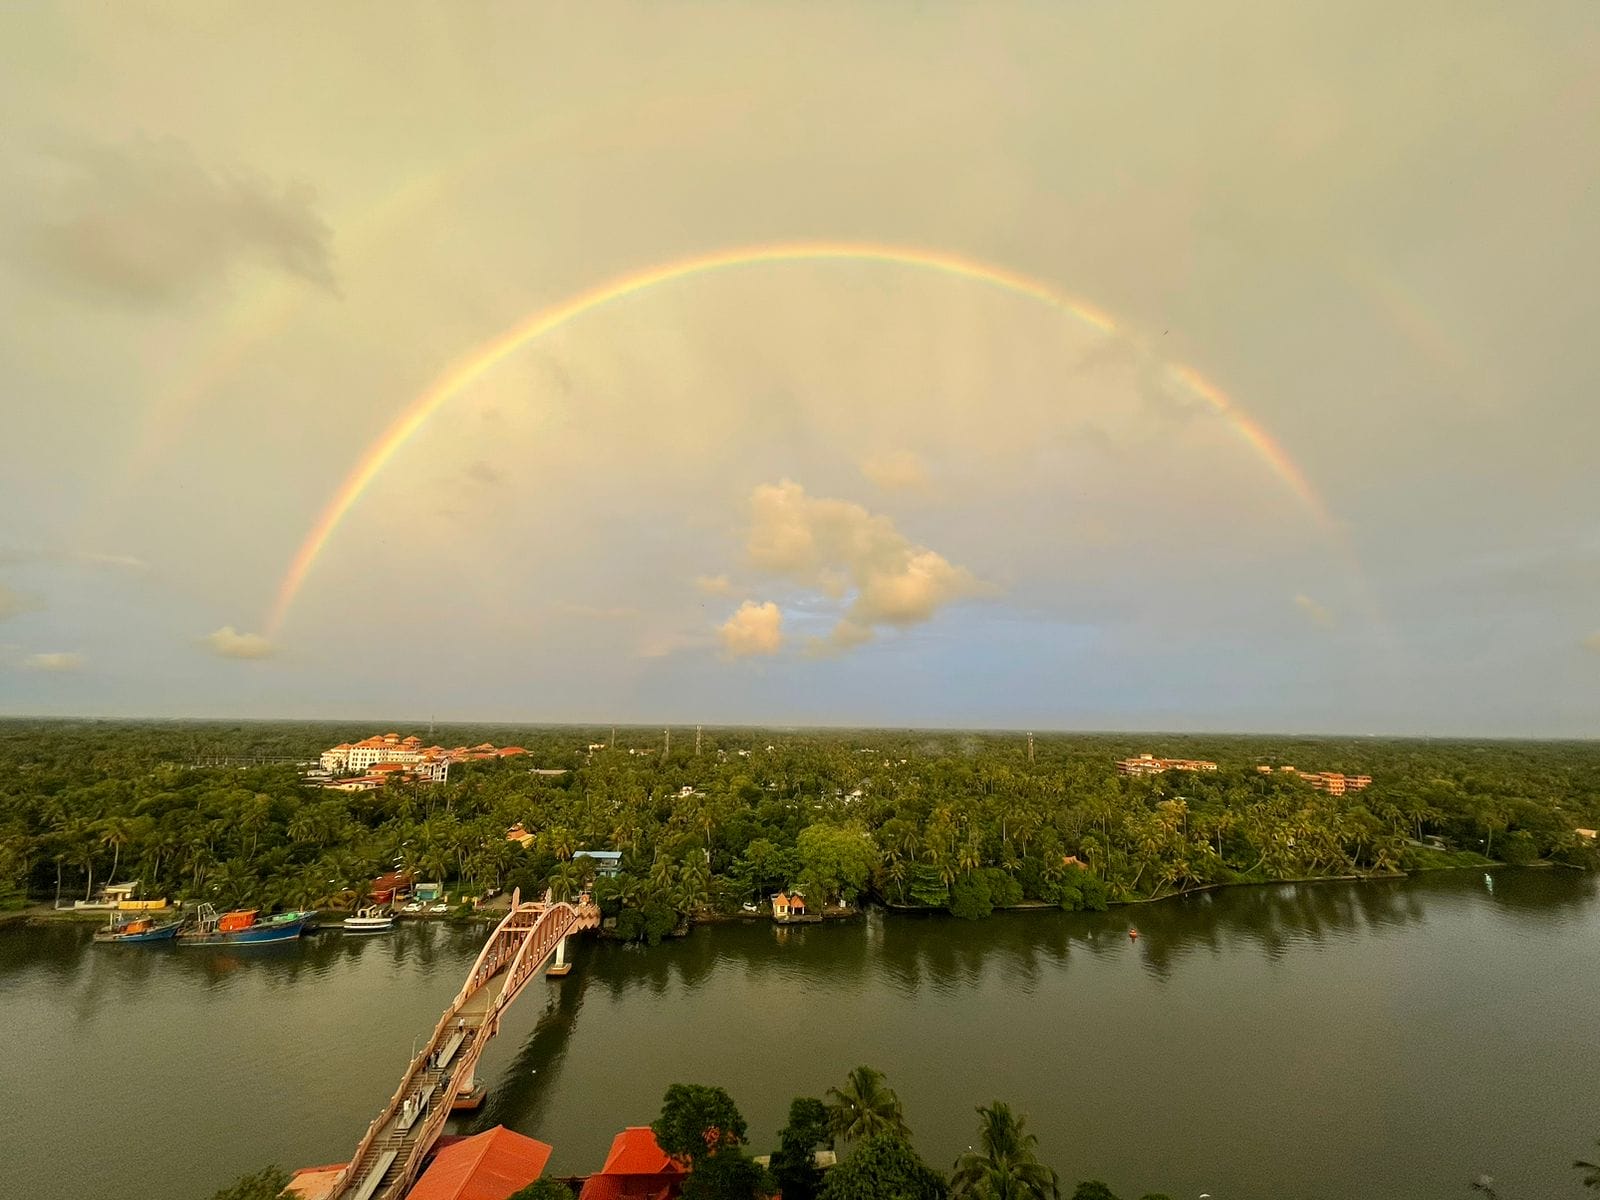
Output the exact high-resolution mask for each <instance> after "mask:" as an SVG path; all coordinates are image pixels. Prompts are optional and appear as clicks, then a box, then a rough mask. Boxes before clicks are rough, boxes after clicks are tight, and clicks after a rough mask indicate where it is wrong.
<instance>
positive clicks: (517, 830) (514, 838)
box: [506, 821, 534, 850]
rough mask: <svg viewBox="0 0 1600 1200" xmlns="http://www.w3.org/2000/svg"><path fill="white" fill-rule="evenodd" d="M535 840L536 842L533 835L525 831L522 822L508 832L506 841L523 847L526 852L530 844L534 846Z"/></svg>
mask: <svg viewBox="0 0 1600 1200" xmlns="http://www.w3.org/2000/svg"><path fill="white" fill-rule="evenodd" d="M533 840H534V837H533V834H531V833H529V832H528V831H527V830H526V829H524V828H523V827H522V822H521V821H518V822H517V823H516V824H515V825H513V826H512V827H511V828H510V829H508V830H506V841H508V842H515V843H516V844H517V845H519V846H521V847H522V848H523V849H524V850H526V849H527V848H528V846H529V845H530V844H532V842H533Z"/></svg>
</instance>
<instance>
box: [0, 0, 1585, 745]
mask: <svg viewBox="0 0 1600 1200" xmlns="http://www.w3.org/2000/svg"><path fill="white" fill-rule="evenodd" d="M1597 58H1600V20H1596V16H1595V10H1594V6H1593V4H1592V3H1591V2H1590V0H1571V2H1567V0H1546V2H1544V3H1541V4H1537V5H1504V4H1491V3H1480V2H1473V0H1467V2H1461V0H1444V2H1434V0H1418V2H1416V3H1411V4H1405V5H1400V6H1395V5H1393V4H1389V3H1365V2H1360V0H1355V2H1351V3H1345V4H1339V5H1261V4H1257V3H1244V2H1238V3H1236V2H1233V0H1215V2H1213V3H1208V4H1204V5H1196V4H1192V3H1182V2H1180V3H1162V2H1159V0H1149V2H1146V3H1141V4H1135V5H1102V4H1088V3H1081V4H1079V3H1064V2H1061V0H1050V2H1048V3H1043V2H1041V3H1034V4H1021V3H995V4H987V5H982V6H974V5H958V4H942V3H915V4H911V3H892V2H887V0H886V2H884V3H875V4H827V3H822V4H799V3H754V2H751V3H742V4H740V3H723V4H706V3H700V4H695V3H679V4H670V5H663V4H651V5H646V4H638V5H619V4H611V3H582V4H576V3H575V4H558V3H557V4H538V5H517V4H490V3H472V4H454V5H436V4H405V3H394V2H392V0H383V2H372V3H363V2H359V0H348V2H346V3H341V4H338V5H332V6H329V5H322V4H311V3H297V2H293V0H291V2H287V3H280V4H274V5H250V4H232V3H228V4H196V3H186V4H157V3H140V2H136V0H130V2H128V3H122V4H118V5H114V6H108V5H98V4H90V3H72V4H65V5H52V4H47V3H40V4H31V5H11V6H7V7H5V8H4V9H3V10H0V112H3V113H5V114H6V115H5V118H4V128H5V136H4V137H3V138H0V415H3V418H4V421H3V431H4V435H3V436H0V714H15V715H24V714H26V715H94V716H107V717H111V716H239V717H274V716H284V717H329V718H356V717H372V718H373V719H380V718H382V719H387V720H410V721H413V722H416V721H426V720H427V719H428V718H430V717H436V718H437V719H439V720H441V721H446V720H497V721H522V720H526V721H539V722H624V723H633V722H643V723H651V722H653V723H664V722H676V723H700V722H704V723H706V724H715V723H735V722H737V723H762V724H797V725H798V724H807V725H809V724H852V725H853V724H876V725H889V726H941V727H974V728H976V727H993V728H1018V729H1021V728H1034V729H1040V730H1047V729H1133V730H1219V731H1220V730H1241V731H1248V730H1261V731H1286V732H1315V731H1325V732H1347V733H1373V734H1384V733H1430V734H1447V733H1456V734H1474V735H1485V736H1487V735H1503V736H1593V735H1594V734H1595V733H1596V730H1597V727H1600V481H1597V476H1596V472H1595V455H1596V447H1597V445H1600V403H1597V399H1600V395H1597V392H1600V388H1597V385H1600V338H1597V337H1596V332H1595V331H1596V328H1597V325H1600V321H1597V318H1600V288H1597V287H1596V286H1595V280H1596V279H1597V278H1600V221H1596V220H1595V218H1594V213H1595V212H1596V211H1597V210H1600V188H1597V184H1600V82H1597V80H1600V76H1596V74H1595V72H1594V70H1593V63H1594V62H1595V61H1596V60H1597Z"/></svg>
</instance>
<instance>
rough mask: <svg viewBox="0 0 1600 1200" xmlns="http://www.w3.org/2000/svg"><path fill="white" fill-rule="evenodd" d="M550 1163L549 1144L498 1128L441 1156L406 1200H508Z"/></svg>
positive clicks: (477, 1135) (474, 1137) (445, 1150)
mask: <svg viewBox="0 0 1600 1200" xmlns="http://www.w3.org/2000/svg"><path fill="white" fill-rule="evenodd" d="M549 1161H550V1147H549V1146H547V1145H545V1144H544V1143H543V1142H540V1141H536V1140H535V1139H533V1138H531V1137H524V1136H523V1135H522V1134H520V1133H517V1132H515V1131H514V1130H510V1129H507V1128H506V1127H505V1126H503V1125H496V1126H495V1127H494V1128H493V1129H489V1130H485V1131H484V1132H483V1133H480V1134H476V1135H474V1136H473V1137H469V1138H462V1139H461V1140H460V1141H459V1142H456V1143H455V1144H453V1145H451V1146H447V1147H446V1148H445V1149H443V1150H441V1151H439V1153H437V1154H435V1155H434V1156H433V1164H432V1165H431V1166H430V1167H429V1168H428V1169H427V1170H426V1171H425V1172H423V1175H422V1178H421V1179H419V1180H417V1182H416V1184H415V1185H414V1186H413V1187H412V1189H411V1191H410V1192H408V1193H407V1198H406V1200H506V1197H508V1196H510V1195H511V1194H512V1193H513V1192H518V1191H521V1190H522V1189H523V1188H525V1187H527V1186H528V1185H529V1184H530V1183H532V1182H533V1181H534V1180H535V1179H537V1178H539V1175H540V1173H541V1172H542V1171H543V1170H544V1166H545V1163H547V1162H549Z"/></svg>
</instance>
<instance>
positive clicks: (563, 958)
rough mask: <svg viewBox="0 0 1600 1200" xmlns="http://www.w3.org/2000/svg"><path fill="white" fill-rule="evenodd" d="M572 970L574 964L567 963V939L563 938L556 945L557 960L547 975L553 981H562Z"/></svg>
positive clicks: (551, 965)
mask: <svg viewBox="0 0 1600 1200" xmlns="http://www.w3.org/2000/svg"><path fill="white" fill-rule="evenodd" d="M571 970H572V964H571V963H569V962H568V961H567V939H566V938H564V937H563V938H562V939H561V940H560V941H559V942H557V943H556V960H555V962H553V963H551V964H550V969H549V970H548V971H546V972H545V974H546V975H547V976H549V977H550V978H552V979H560V978H561V977H562V976H563V975H565V974H567V973H568V972H570V971H571Z"/></svg>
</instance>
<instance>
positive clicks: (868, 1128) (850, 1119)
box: [828, 1067, 911, 1142]
mask: <svg viewBox="0 0 1600 1200" xmlns="http://www.w3.org/2000/svg"><path fill="white" fill-rule="evenodd" d="M828 1096H829V1098H830V1103H829V1104H828V1127H829V1130H830V1131H831V1132H832V1134H833V1135H834V1136H835V1137H837V1138H842V1139H843V1140H845V1141H848V1142H856V1141H863V1140H865V1139H867V1138H870V1137H874V1136H876V1135H877V1134H880V1133H887V1134H891V1135H893V1136H894V1137H898V1138H902V1139H905V1138H909V1137H910V1136H911V1131H910V1130H909V1129H908V1128H907V1127H906V1121H905V1115H904V1113H903V1112H902V1110H901V1106H900V1097H899V1096H897V1095H895V1093H894V1089H893V1088H891V1087H889V1085H888V1084H887V1083H886V1082H885V1081H884V1078H883V1073H882V1072H881V1071H878V1070H875V1069H874V1068H872V1067H857V1068H856V1069H855V1070H853V1071H851V1072H850V1077H849V1078H848V1079H847V1080H846V1081H845V1085H844V1087H842V1088H829V1089H828Z"/></svg>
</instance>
